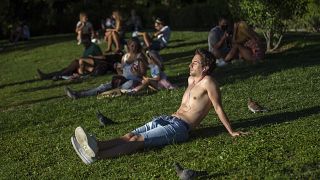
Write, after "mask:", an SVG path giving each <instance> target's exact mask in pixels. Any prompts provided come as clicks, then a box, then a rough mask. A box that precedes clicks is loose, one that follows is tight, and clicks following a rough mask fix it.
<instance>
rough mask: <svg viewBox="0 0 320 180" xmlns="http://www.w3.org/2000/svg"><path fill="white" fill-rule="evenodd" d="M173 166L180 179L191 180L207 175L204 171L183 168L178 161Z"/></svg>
mask: <svg viewBox="0 0 320 180" xmlns="http://www.w3.org/2000/svg"><path fill="white" fill-rule="evenodd" d="M174 167H175V170H176V172H177V175H178V177H179V178H180V179H181V180H192V179H197V178H199V177H203V176H207V175H208V173H207V172H206V171H195V170H191V169H184V168H183V167H182V166H181V165H180V164H179V163H175V164H174Z"/></svg>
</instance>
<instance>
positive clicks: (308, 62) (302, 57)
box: [162, 33, 320, 85]
mask: <svg viewBox="0 0 320 180" xmlns="http://www.w3.org/2000/svg"><path fill="white" fill-rule="evenodd" d="M204 42H205V41H199V42H198V43H204ZM290 42H295V43H298V44H299V46H294V47H292V48H291V49H288V50H286V51H283V52H278V53H274V54H267V56H266V60H265V61H264V62H262V63H258V64H256V65H250V64H246V63H241V64H238V65H234V64H230V65H228V66H226V67H223V68H217V69H216V70H215V72H214V77H215V78H216V79H217V80H218V81H219V83H220V84H221V85H224V84H232V83H233V82H235V81H237V80H244V79H248V78H250V77H252V76H256V75H261V76H268V75H270V74H273V73H275V72H279V71H283V70H287V69H292V68H296V67H312V66H315V65H320V61H319V60H318V59H319V57H320V43H319V42H320V35H319V34H312V33H311V34H303V33H301V34H299V33H298V34H297V35H296V34H293V35H292V34H288V35H286V39H285V41H284V42H283V44H286V43H290ZM308 43H311V44H308ZM191 44H192V42H191ZM178 45H179V44H178ZM178 45H176V46H178ZM180 45H181V47H182V46H188V43H181V44H180ZM180 45H179V46H180ZM193 55H194V50H190V51H186V52H178V53H169V54H164V55H162V56H163V58H164V59H165V63H164V64H165V66H166V68H168V66H170V65H177V64H181V63H187V62H191V59H192V57H193ZM186 73H187V72H186ZM182 75H187V76H188V74H182ZM182 75H178V76H174V77H172V78H171V79H172V80H173V81H177V82H179V81H180V80H181V79H183V80H185V79H187V77H185V78H183V77H181V76H182ZM175 79H177V80H175Z"/></svg>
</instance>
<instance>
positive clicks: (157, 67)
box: [126, 51, 175, 94]
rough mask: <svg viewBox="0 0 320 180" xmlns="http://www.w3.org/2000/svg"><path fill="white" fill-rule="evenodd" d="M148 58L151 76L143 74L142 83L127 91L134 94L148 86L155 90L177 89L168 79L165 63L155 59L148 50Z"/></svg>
mask: <svg viewBox="0 0 320 180" xmlns="http://www.w3.org/2000/svg"><path fill="white" fill-rule="evenodd" d="M147 58H148V63H149V65H148V67H149V68H150V73H151V77H147V76H143V79H142V83H141V85H139V86H137V87H135V88H133V89H130V90H127V91H126V93H129V94H132V93H136V92H138V91H140V90H142V89H144V88H146V87H148V86H149V87H150V86H151V88H152V89H154V90H160V89H175V86H173V85H172V84H171V83H170V82H169V81H168V79H167V75H166V74H165V73H164V72H163V65H162V63H161V62H160V61H159V60H157V59H155V58H154V57H153V56H151V55H149V52H148V51H147Z"/></svg>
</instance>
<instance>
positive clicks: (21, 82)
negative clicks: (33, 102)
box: [0, 79, 42, 89]
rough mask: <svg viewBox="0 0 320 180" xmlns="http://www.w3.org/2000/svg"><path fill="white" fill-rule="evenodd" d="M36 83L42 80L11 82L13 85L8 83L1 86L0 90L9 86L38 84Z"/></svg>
mask: <svg viewBox="0 0 320 180" xmlns="http://www.w3.org/2000/svg"><path fill="white" fill-rule="evenodd" d="M38 81H42V80H41V79H29V80H25V81H19V82H13V83H8V84H1V85H0V89H2V88H5V87H9V86H15V85H22V84H26V83H33V82H38Z"/></svg>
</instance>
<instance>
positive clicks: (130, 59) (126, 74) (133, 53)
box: [65, 40, 147, 99]
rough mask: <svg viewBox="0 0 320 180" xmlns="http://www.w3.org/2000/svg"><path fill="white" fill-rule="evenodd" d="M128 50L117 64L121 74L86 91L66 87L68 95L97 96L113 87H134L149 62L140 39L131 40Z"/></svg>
mask: <svg viewBox="0 0 320 180" xmlns="http://www.w3.org/2000/svg"><path fill="white" fill-rule="evenodd" d="M128 50H129V52H128V53H126V54H125V55H124V56H123V57H122V60H121V64H117V65H115V66H116V67H115V68H116V69H117V72H118V74H119V75H115V76H113V77H112V81H111V82H107V83H105V84H101V85H100V86H98V87H96V88H93V89H89V90H86V91H73V90H71V89H70V88H68V87H66V88H65V92H66V94H67V96H68V97H70V98H72V99H78V98H81V97H87V96H96V95H98V94H101V93H103V92H106V91H108V90H111V89H115V88H119V87H120V88H121V89H132V88H134V87H136V86H138V85H139V84H140V83H141V80H142V79H141V78H142V77H143V76H145V74H146V70H147V63H146V59H145V56H144V55H143V53H142V52H141V51H142V50H141V45H140V43H139V42H138V41H135V40H130V41H129V42H128Z"/></svg>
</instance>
